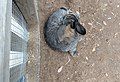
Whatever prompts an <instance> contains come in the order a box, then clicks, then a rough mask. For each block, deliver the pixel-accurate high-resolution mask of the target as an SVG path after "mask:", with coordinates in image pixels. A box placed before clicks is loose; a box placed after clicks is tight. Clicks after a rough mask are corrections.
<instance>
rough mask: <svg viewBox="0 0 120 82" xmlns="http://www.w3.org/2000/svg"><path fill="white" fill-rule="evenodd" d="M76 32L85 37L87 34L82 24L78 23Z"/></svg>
mask: <svg viewBox="0 0 120 82" xmlns="http://www.w3.org/2000/svg"><path fill="white" fill-rule="evenodd" d="M75 30H76V31H77V32H78V33H79V34H81V35H85V34H86V29H85V28H84V27H83V26H82V25H81V24H80V23H77V24H76V25H75Z"/></svg>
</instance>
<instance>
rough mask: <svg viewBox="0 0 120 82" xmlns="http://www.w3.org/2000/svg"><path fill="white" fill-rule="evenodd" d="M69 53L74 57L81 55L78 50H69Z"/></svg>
mask: <svg viewBox="0 0 120 82" xmlns="http://www.w3.org/2000/svg"><path fill="white" fill-rule="evenodd" d="M69 53H70V55H71V56H72V57H76V56H79V55H80V54H79V52H78V51H77V50H75V51H69Z"/></svg>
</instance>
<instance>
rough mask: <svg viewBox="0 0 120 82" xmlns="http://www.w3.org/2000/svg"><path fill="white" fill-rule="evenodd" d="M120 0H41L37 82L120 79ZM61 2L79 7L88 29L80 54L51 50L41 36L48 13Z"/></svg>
mask: <svg viewBox="0 0 120 82" xmlns="http://www.w3.org/2000/svg"><path fill="white" fill-rule="evenodd" d="M119 5H120V0H40V3H39V6H40V23H41V24H40V34H41V47H40V49H41V53H40V55H41V59H40V64H41V65H40V82H120V6H119ZM61 6H66V7H68V8H71V9H72V10H73V11H79V12H80V14H81V18H80V22H81V24H82V25H84V27H85V28H86V30H87V34H86V35H85V36H84V38H83V40H82V41H81V42H79V44H78V46H77V49H78V51H79V54H80V55H79V56H77V57H71V56H70V55H69V54H68V53H61V52H58V51H54V50H52V49H51V48H49V47H48V46H47V44H46V43H45V40H44V35H43V28H44V23H45V21H46V20H47V18H48V16H50V14H52V12H53V11H55V10H57V9H58V8H60V7H61Z"/></svg>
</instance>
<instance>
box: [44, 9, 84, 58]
mask: <svg viewBox="0 0 120 82" xmlns="http://www.w3.org/2000/svg"><path fill="white" fill-rule="evenodd" d="M79 18H80V16H79V13H78V12H77V13H73V12H72V11H71V10H70V9H67V8H66V7H61V8H59V9H58V10H56V11H55V12H54V13H53V14H52V15H51V16H50V17H49V18H48V20H47V22H46V23H45V27H44V37H45V41H46V43H47V44H48V45H49V46H50V47H51V48H52V49H54V50H58V51H62V52H69V53H70V54H71V55H72V56H76V55H78V52H77V49H76V47H77V44H78V42H79V40H80V39H81V36H82V35H85V34H86V29H85V28H84V27H83V26H82V25H81V24H80V23H79V21H78V20H79ZM68 25H70V29H73V30H74V35H73V36H72V37H71V38H68V37H64V38H63V39H62V40H61V39H60V38H61V37H62V36H63V35H64V34H65V29H66V27H67V26H68Z"/></svg>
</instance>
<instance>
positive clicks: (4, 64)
mask: <svg viewBox="0 0 120 82" xmlns="http://www.w3.org/2000/svg"><path fill="white" fill-rule="evenodd" d="M11 14H12V0H0V82H9V54H10V52H9V51H10V27H11Z"/></svg>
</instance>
